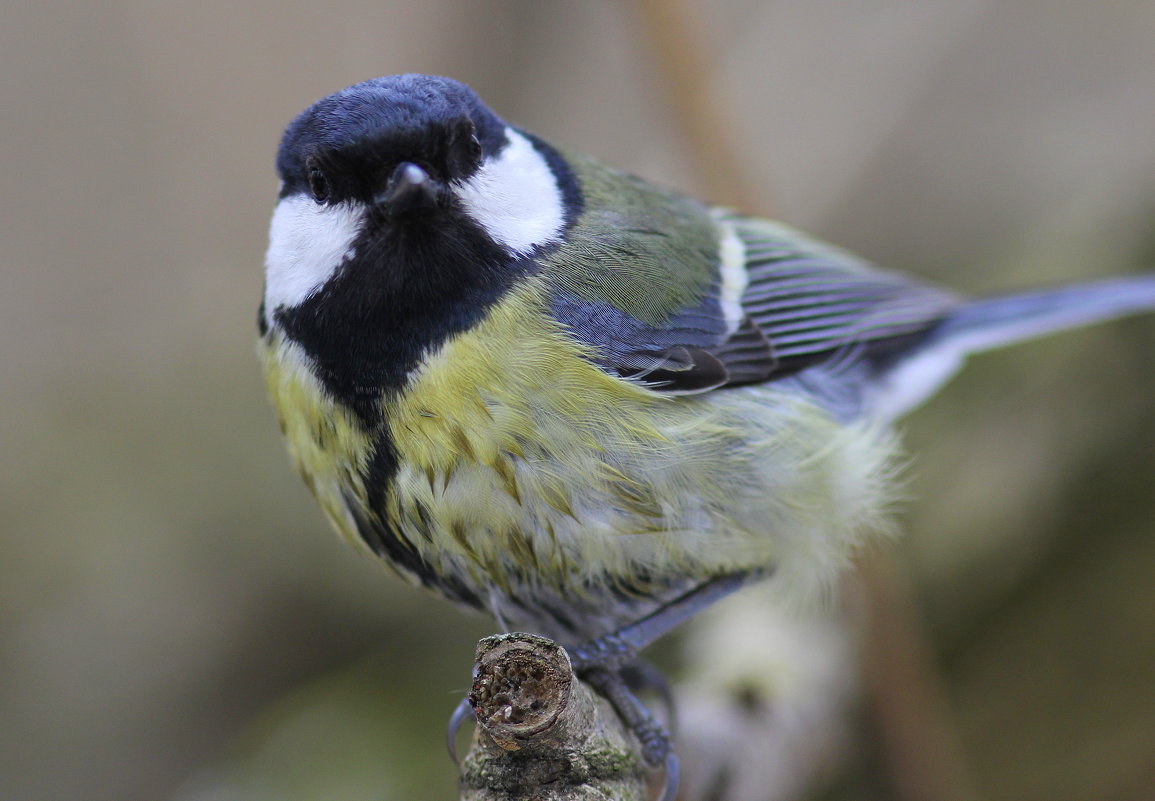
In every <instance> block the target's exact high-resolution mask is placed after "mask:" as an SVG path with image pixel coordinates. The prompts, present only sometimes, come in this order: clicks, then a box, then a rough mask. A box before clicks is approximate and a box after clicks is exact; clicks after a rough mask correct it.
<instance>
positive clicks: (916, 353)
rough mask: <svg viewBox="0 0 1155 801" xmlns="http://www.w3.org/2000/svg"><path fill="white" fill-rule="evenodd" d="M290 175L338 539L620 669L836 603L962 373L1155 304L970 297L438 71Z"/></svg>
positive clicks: (315, 423)
mask: <svg viewBox="0 0 1155 801" xmlns="http://www.w3.org/2000/svg"><path fill="white" fill-rule="evenodd" d="M276 169H277V173H278V175H279V178H280V182H281V183H280V191H279V196H278V199H277V202H276V207H275V211H274V213H273V217H272V221H271V224H270V232H269V245H268V250H267V253H266V258H265V284H264V294H263V299H262V303H261V308H260V312H259V315H258V325H259V332H260V338H259V342H260V345H259V351H260V354H261V359H262V362H263V366H264V372H265V378H266V384H267V389H268V394H269V396H270V398H271V401H272V405H273V407H274V409H275V411H276V415H277V418H278V420H279V423H280V427H281V430H282V432H283V434H284V438H285V440H286V442H287V446H288V450H289V452H290V455H291V458H292V460H293V461H294V463H295V465H296V468H297V470H298V471H299V472H300V474H301V475H302V476H303V478H304V480H305V482H306V483H307V485H308V487H309V489H311V490H312V492H313V494H314V495H315V496H316V498H317V500H318V501H319V503H320V505H321V507H322V508H323V510H324V512H325V513H326V515H327V517H328V518H329V520H330V521H331V522H332V523H333V525H334V527H335V528H336V529H337V531H338V532H339V533H340V534H341V535H342V536H343V537H344V538H345V539H347V540H348V541H350V542H352V543H354V544H355V545H357V546H358V547H360V548H362V549H363V550H365V551H367V552H368V553H370V554H373V555H375V556H377V557H379V558H380V559H382V560H383V561H384V562H385V563H386V564H387V565H389V566H390V567H391V568H393V569H394V570H395V571H396V572H397V573H399V574H400V575H402V576H403V577H405V578H406V579H408V580H410V581H412V582H414V583H416V584H419V585H422V586H424V587H426V588H428V589H430V590H432V591H434V592H435V593H437V594H440V595H441V596H444V597H445V598H448V599H449V600H451V601H453V602H455V603H457V604H459V605H462V606H465V607H469V608H472V609H476V610H481V611H483V612H488V613H489V614H491V615H492V617H493V618H494V619H495V620H496V621H497V623H498V624H499V625H500V626H501V627H503V628H505V629H508V630H513V629H518V630H522V631H529V632H533V633H538V634H542V635H545V636H549V637H552V638H554V639H556V640H558V641H559V642H561V643H562V644H564V645H566V646H567V647H568V648H571V649H572V652H573V653H574V654H575V655H576V660H577V663H578V664H579V665H581V666H584V667H590V666H597V665H599V664H600V665H601V666H602V667H603V668H606V667H607V666H608V673H609V674H611V675H612V674H614V673H615V671H617V670H618V668H620V667H622V666H623V665H625V664H626V663H627V662H629V661H630V660H633V659H635V658H636V656H637V651H638V650H639V649H640V648H641V647H644V645H646V644H648V642H650V641H652V640H653V639H655V638H656V637H657V636H660V635H661V634H663V633H665V632H666V631H668V630H669V629H671V628H673V627H675V626H676V625H678V624H679V623H680V622H681V621H682V620H684V619H686V618H687V617H689V616H691V615H692V614H693V613H695V612H696V611H698V610H699V609H701V608H703V607H704V606H706V605H708V604H710V603H712V602H713V601H715V600H717V598H719V597H721V596H723V595H726V594H728V593H730V592H732V591H734V590H736V589H738V588H739V587H741V586H744V585H745V584H746V583H748V582H750V581H768V582H773V583H774V584H775V585H777V587H778V588H779V589H780V591H781V592H780V594H781V595H782V597H783V598H786V599H804V598H807V597H811V596H813V595H814V594H816V593H817V594H821V593H822V592H823V591H824V590H825V588H828V587H829V586H830V585H831V582H832V581H833V580H834V579H835V578H836V577H837V575H838V574H839V572H840V571H841V570H842V569H843V568H844V567H845V566H846V564H847V563H848V561H849V560H850V559H851V557H852V555H853V554H854V552H855V551H856V549H858V548H859V547H860V546H861V544H862V543H863V542H864V541H866V540H867V539H869V538H870V537H871V536H876V535H877V534H878V533H880V532H887V531H889V530H891V529H892V528H893V526H894V523H893V514H892V509H893V507H894V503H895V501H896V499H897V498H898V496H899V495H900V494H901V492H902V489H901V481H900V479H899V476H900V473H901V472H902V467H903V464H904V457H903V456H902V453H901V448H900V444H899V441H898V437H897V434H896V422H897V421H898V420H899V418H901V416H902V415H903V414H905V413H906V412H907V411H909V410H910V409H913V408H915V407H916V406H918V405H919V404H920V403H921V402H922V401H923V400H925V399H926V398H928V397H929V396H930V395H931V394H933V392H934V391H935V390H936V389H938V388H939V387H940V386H941V385H942V384H943V383H944V382H946V381H947V380H948V379H949V378H950V377H951V376H952V375H953V374H954V373H955V372H956V371H957V370H958V369H959V368H960V367H961V366H962V364H963V362H964V361H965V359H966V357H967V356H968V355H969V354H972V353H975V352H978V351H982V350H987V349H990V348H995V347H1000V346H1003V345H1008V344H1011V343H1015V342H1019V341H1022V340H1026V339H1030V338H1033V337H1037V336H1041V335H1044V334H1049V333H1051V332H1053V331H1057V330H1061V329H1064V328H1070V327H1074V326H1080V325H1084V324H1089V323H1094V322H1099V321H1104V320H1108V319H1112V318H1115V317H1120V316H1124V315H1129V314H1134V313H1139V312H1143V311H1147V310H1150V309H1152V308H1155V276H1151V275H1136V276H1131V277H1124V278H1117V279H1109V280H1102V281H1098V282H1093V283H1088V284H1082V285H1075V286H1063V287H1057V288H1043V289H1031V290H1026V291H1022V292H1019V293H1015V294H1009V295H1005V296H998V297H992V298H984V299H972V298H968V297H964V296H962V295H960V294H958V293H955V292H953V291H950V290H947V289H944V288H941V287H939V286H936V285H933V284H931V283H929V282H925V281H921V280H918V279H916V278H914V277H910V276H905V275H901V274H899V273H897V272H891V271H887V270H883V269H880V268H878V267H875V266H874V265H872V264H870V263H868V262H867V261H865V260H863V259H860V258H858V257H856V256H854V255H852V254H850V253H848V252H846V251H844V250H841V249H839V248H837V247H834V246H832V245H829V244H826V243H824V242H822V241H820V240H818V239H816V238H813V237H811V236H808V235H806V234H804V233H802V232H801V231H798V230H795V229H794V228H792V227H789V226H787V225H785V224H782V223H779V222H774V221H770V220H766V219H760V218H756V217H751V216H747V215H744V214H742V213H741V212H739V211H735V210H731V209H727V208H722V207H716V206H712V205H709V204H707V203H705V202H702V201H699V200H697V199H694V198H692V197H690V196H687V195H685V194H681V193H678V192H676V191H673V190H670V189H666V188H663V187H660V186H658V185H656V184H653V183H650V182H648V181H646V180H644V179H642V178H639V177H636V176H634V175H632V174H630V173H627V172H624V171H621V170H618V169H615V168H612V167H610V166H606V165H604V164H602V163H600V162H598V161H597V160H595V159H593V158H590V157H588V156H585V155H582V154H580V153H578V152H576V151H573V150H570V149H567V148H565V147H563V146H560V145H556V144H552V143H550V142H548V141H546V140H545V139H543V138H541V137H539V136H536V135H535V134H533V133H531V132H529V131H527V130H525V129H523V128H521V127H518V126H517V125H514V124H511V123H509V122H506V121H505V120H504V119H503V118H502V117H500V116H498V114H497V113H495V112H494V111H493V110H491V109H490V108H489V107H488V106H487V105H486V104H485V103H484V102H483V101H482V100H481V99H480V98H479V97H478V95H477V94H476V93H475V92H474V91H473V90H472V89H470V88H469V87H468V86H466V85H465V84H463V83H460V82H458V81H456V80H453V79H450V78H446V77H440V76H432V75H421V74H402V75H392V76H387V77H382V78H376V79H372V80H367V81H364V82H361V83H357V84H355V85H353V86H350V87H348V88H346V89H343V90H340V91H338V92H335V93H333V94H330V95H328V96H327V97H325V98H323V99H321V100H319V101H317V102H315V103H314V104H313V105H311V106H309V107H308V108H307V109H306V110H305V111H303V112H302V113H301V114H300V115H299V116H297V117H296V118H295V119H294V120H293V121H292V122H291V123H290V124H289V126H288V127H287V129H286V130H285V132H284V135H283V138H282V140H281V143H280V147H279V150H278V153H277V157H276ZM591 644H592V645H591ZM615 654H617V655H616V656H615ZM604 675H605V674H604V673H603V678H604ZM610 694H611V695H612V688H611V690H610ZM655 753H656V754H657V755H658V757H660V756H661V753H664V752H663V751H662V750H661V749H658V751H657V752H655Z"/></svg>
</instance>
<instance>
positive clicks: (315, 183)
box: [305, 159, 333, 203]
mask: <svg viewBox="0 0 1155 801" xmlns="http://www.w3.org/2000/svg"><path fill="white" fill-rule="evenodd" d="M305 176H306V178H307V179H308V181H309V194H311V195H312V196H313V200H315V201H317V202H318V203H328V202H329V197H330V196H331V195H332V194H333V188H332V187H331V186H330V185H329V179H328V178H326V177H325V173H324V172H323V171H322V170H321V168H320V167H319V166H318V165H317V162H316V161H314V160H313V159H309V160H308V161H307V162H305Z"/></svg>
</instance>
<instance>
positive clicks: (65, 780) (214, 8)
mask: <svg viewBox="0 0 1155 801" xmlns="http://www.w3.org/2000/svg"><path fill="white" fill-rule="evenodd" d="M690 5H691V7H692V9H693V10H695V11H696V12H697V14H698V16H699V18H700V19H701V22H702V24H701V25H700V26H696V28H695V30H696V31H697V33H698V34H699V35H700V37H701V41H702V43H703V44H704V45H705V47H706V48H707V52H708V53H709V60H710V67H711V70H712V77H711V80H712V81H714V82H715V84H716V89H717V93H718V99H719V104H720V108H722V109H723V110H724V113H725V114H726V116H727V118H726V119H724V120H720V122H719V125H720V127H723V128H725V129H726V130H727V131H728V132H729V134H730V135H731V136H732V137H733V139H734V140H735V141H736V142H737V144H738V146H739V148H740V153H741V160H742V162H743V164H744V166H745V168H746V174H747V177H748V178H749V179H750V181H751V183H752V184H753V186H754V187H755V189H756V191H757V192H758V194H759V197H760V198H761V204H762V206H763V208H765V209H770V208H772V209H773V210H774V211H775V213H776V214H777V215H778V216H780V217H782V218H784V219H787V220H788V221H790V222H792V223H794V224H796V225H799V226H801V227H803V228H806V229H809V230H811V231H813V232H815V233H817V234H820V235H822V236H824V237H826V238H828V239H830V240H833V241H835V242H838V243H840V244H843V245H846V246H848V247H850V248H852V249H854V250H857V251H858V252H860V253H862V254H864V255H866V256H868V257H870V258H872V259H874V260H875V261H878V262H880V263H884V264H886V265H888V266H892V267H896V268H900V269H904V270H909V271H913V272H916V273H919V274H921V275H923V276H926V277H927V278H930V279H934V280H938V281H942V282H945V283H948V284H951V285H954V286H956V287H958V288H961V289H965V290H967V291H971V292H978V293H982V292H992V291H997V290H1000V289H1005V288H1009V287H1014V286H1020V285H1024V284H1028V283H1032V282H1054V281H1062V280H1073V279H1081V278H1089V277H1093V276H1097V275H1104V274H1115V273H1123V272H1134V271H1138V270H1142V269H1145V268H1146V269H1151V268H1155V227H1153V223H1152V221H1153V220H1155V4H1152V3H1151V2H1149V0H1099V1H1098V2H1096V1H1095V0H1063V1H1062V2H1055V0H1003V2H996V1H995V0H927V1H926V2H921V3H899V2H885V0H808V2H805V3H802V2H788V1H787V0H779V1H778V2H764V1H763V2H755V1H754V0H721V1H719V2H710V3H707V2H705V0H699V1H698V2H697V3H691V4H690ZM643 25H644V22H643V18H642V16H641V15H640V14H639V13H638V11H637V9H636V8H635V7H634V6H633V5H632V4H631V3H628V2H624V1H620V0H619V1H618V2H613V1H612V0H591V1H590V2H585V3H575V2H560V1H559V2H539V1H538V0H505V1H504V2H477V1H476V0H409V1H406V2H400V1H391V0H380V1H379V2H358V1H355V0H348V1H344V2H343V1H341V0H337V2H332V3H319V2H308V3H305V2H296V1H295V0H293V1H292V2H283V1H282V0H277V1H276V2H274V1H273V0H260V1H259V2H250V3H244V4H236V3H231V2H222V1H221V0H205V1H204V2H199V3H177V2H144V1H143V0H135V1H134V0H108V2H104V3H99V4H98V3H77V2H60V1H59V0H37V2H32V1H31V0H8V2H6V3H5V4H4V5H3V8H0V131H2V132H3V133H2V139H0V141H2V142H3V145H4V147H3V151H2V153H0V170H2V172H0V197H3V212H2V214H0V243H2V246H3V251H2V252H3V256H2V258H3V269H2V273H0V404H2V406H0V504H2V508H3V515H2V516H0V597H2V599H3V604H2V607H0V797H3V798H5V799H11V800H12V801H17V799H19V800H20V801H23V800H24V799H28V800H29V801H30V800H31V799H37V800H38V801H54V800H56V799H60V800H64V799H68V800H69V801H87V800H88V799H91V800H92V801H97V799H124V800H125V801H145V800H151V799H197V801H207V799H222V801H223V799H293V800H295V799H320V798H329V799H341V801H354V800H356V799H367V800H368V799H402V798H405V799H426V798H428V799H435V798H442V799H446V798H451V797H454V789H453V787H454V773H453V770H452V768H451V766H450V765H449V763H448V761H447V760H446V759H445V757H444V755H443V752H442V746H441V732H442V730H443V725H444V720H445V718H446V715H447V714H448V712H449V710H450V709H451V708H452V706H453V704H454V703H455V701H456V699H457V698H459V697H460V695H461V694H462V693H463V692H464V690H465V688H466V686H467V684H468V676H469V668H470V658H471V654H472V649H473V645H474V642H475V640H476V638H477V637H478V636H481V635H483V634H486V633H488V632H489V629H490V627H489V624H488V623H487V622H486V621H484V620H481V619H479V618H473V617H466V616H463V615H460V614H459V613H457V612H456V611H455V610H453V609H450V608H448V607H447V606H446V605H444V604H443V603H441V602H439V601H434V600H431V599H430V598H428V597H426V596H425V595H423V594H421V593H419V592H417V591H414V590H411V589H410V588H408V587H406V586H404V585H402V584H401V583H400V582H399V581H397V580H395V579H392V578H389V577H384V576H383V574H382V572H381V571H380V570H379V569H378V568H377V567H376V566H375V565H373V564H371V563H369V562H368V561H367V560H363V559H361V558H360V557H358V556H357V555H355V554H353V553H352V552H350V551H349V550H348V549H346V548H345V547H344V546H343V545H341V544H340V543H339V542H338V541H337V540H336V538H335V537H333V536H332V535H331V534H330V532H329V530H328V528H327V526H326V524H325V523H324V522H323V521H322V519H321V516H320V514H319V512H318V511H317V510H316V509H315V508H314V506H313V504H312V501H311V499H310V498H308V497H307V494H306V491H305V489H304V487H303V486H302V485H301V484H300V482H299V481H298V480H297V478H296V477H295V476H294V475H292V474H291V471H290V469H289V466H288V463H287V460H286V459H285V458H284V455H283V453H282V450H281V445H280V443H279V441H278V437H277V431H276V426H275V425H274V423H273V420H272V416H271V414H270V413H269V411H268V410H267V408H266V406H265V401H264V398H263V395H262V385H261V381H260V378H259V376H258V371H257V366H256V363H255V359H254V356H253V338H254V334H255V331H254V327H255V326H254V321H255V313H256V311H255V310H256V306H257V303H258V300H259V295H260V292H261V280H262V277H261V261H262V253H263V248H264V237H265V227H266V222H267V218H268V214H269V212H270V209H271V206H272V202H273V199H274V196H275V191H276V184H275V179H274V176H273V174H272V159H273V153H274V148H275V146H276V143H277V139H278V136H279V133H280V130H281V128H282V127H283V126H284V124H285V123H286V122H287V121H288V120H289V119H290V118H291V117H292V116H293V115H294V114H295V113H297V112H298V111H299V110H301V109H302V108H303V107H304V106H305V105H307V104H308V103H310V102H312V101H313V100H315V99H317V98H318V97H320V96H322V95H323V94H326V93H328V92H330V91H333V90H335V89H338V88H340V87H343V86H345V85H347V84H350V83H353V82H355V81H358V80H362V79H364V78H368V77H372V76H376V75H382V74H387V73H391V72H401V71H421V72H437V73H444V74H448V75H452V76H454V77H457V78H459V79H462V80H465V81H467V82H469V83H471V84H472V85H473V86H474V87H475V88H476V89H477V90H478V91H479V92H480V93H481V94H482V96H483V97H485V98H486V99H487V100H488V101H489V102H490V103H491V104H492V105H493V106H494V107H495V108H496V109H497V110H498V111H499V112H500V113H502V114H504V115H505V116H507V117H508V118H509V119H511V120H515V121H518V122H520V123H521V124H523V125H525V126H527V127H529V128H531V129H532V130H535V131H536V132H538V133H541V134H543V135H545V136H547V137H549V138H553V139H556V140H559V141H563V142H565V143H567V144H569V145H571V146H576V147H579V148H582V149H585V150H587V151H590V152H593V153H594V154H596V155H598V156H600V157H603V158H604V159H606V160H609V161H611V162H613V163H615V164H617V165H620V166H623V167H625V168H628V169H630V170H632V171H635V172H639V173H641V174H644V175H646V176H648V177H650V178H653V179H657V180H659V181H663V182H665V183H668V184H672V185H674V186H677V187H682V188H685V189H688V190H691V191H700V187H701V186H702V184H700V183H696V176H695V162H694V159H693V157H692V154H691V153H689V152H688V148H686V146H685V142H684V140H683V139H682V138H681V137H680V135H679V131H680V130H681V129H680V127H679V123H678V120H677V119H676V118H675V117H674V116H673V113H672V112H671V110H670V109H671V105H670V103H669V102H668V101H669V94H668V90H669V87H668V85H667V84H666V83H665V82H664V81H663V80H662V77H661V74H660V73H659V71H658V68H657V67H656V66H655V64H656V62H655V60H654V59H653V58H652V57H651V53H650V51H649V50H648V49H647V41H648V40H647V38H646V36H645V32H644V29H643ZM715 199H717V200H725V199H726V198H715ZM907 428H908V433H909V436H908V444H909V446H910V449H911V451H912V452H915V453H917V454H918V457H917V459H916V467H917V477H916V478H914V479H913V480H912V481H911V484H910V490H909V494H910V496H911V498H912V500H911V501H910V503H909V504H908V509H907V512H906V514H905V515H904V519H905V523H906V528H907V529H908V530H909V533H908V535H907V537H906V538H905V539H904V540H903V541H902V542H901V543H900V544H899V545H897V546H895V547H894V550H895V551H896V552H897V553H898V556H899V558H900V559H901V560H902V561H903V562H904V563H908V564H909V565H910V567H911V569H912V570H913V574H914V577H915V581H916V586H917V587H918V594H919V601H920V605H921V608H922V609H923V613H924V614H925V616H926V620H927V623H928V626H929V628H930V632H931V637H932V643H933V646H934V649H935V655H936V658H937V659H938V661H939V663H940V666H941V668H942V675H943V677H944V679H945V680H946V682H947V688H948V700H949V702H950V704H951V712H952V714H953V715H954V716H956V718H957V721H956V722H957V725H958V727H959V737H960V740H961V742H962V745H963V747H964V749H965V751H966V753H967V754H968V756H969V758H970V759H971V761H972V767H973V771H974V774H975V776H976V778H977V781H978V784H979V786H980V788H981V789H982V791H983V792H984V793H985V794H986V795H987V796H988V797H990V798H998V799H1017V800H1018V801H1022V799H1116V800H1117V799H1124V800H1125V801H1126V799H1140V798H1150V797H1152V794H1153V793H1155V791H1152V790H1151V789H1150V787H1151V785H1152V783H1155V580H1153V578H1155V319H1143V320H1131V321H1127V322H1124V323H1120V324H1115V325H1111V326H1106V327H1102V328H1100V329H1096V330H1092V331H1086V332H1080V333H1073V334H1068V335H1064V336H1062V337H1060V338H1056V339H1053V340H1049V341H1046V342H1042V343H1038V344H1032V345H1027V346H1023V347H1020V348H1017V349H1015V350H1013V351H1008V352H1004V353H998V354H992V355H990V356H985V357H983V358H982V359H981V360H976V361H975V363H974V364H973V369H972V370H971V371H970V372H968V373H967V374H966V375H965V376H964V377H962V378H960V379H959V380H958V381H957V382H956V383H955V384H954V385H953V386H952V387H951V388H950V389H949V390H948V391H947V392H945V393H943V395H942V396H940V397H939V398H938V399H937V401H936V403H935V404H934V405H933V406H932V407H930V408H928V409H926V410H923V411H920V412H919V413H918V414H916V415H914V416H913V417H912V418H911V419H910V421H909V425H908V426H907ZM866 730H868V727H864V731H866ZM870 754H871V750H870V748H869V747H868V744H867V746H864V747H863V748H862V750H861V752H860V753H859V754H858V756H857V757H854V758H852V759H851V760H850V762H849V765H850V766H849V767H848V768H847V769H846V771H847V772H846V773H844V774H843V776H842V778H841V779H839V780H837V781H835V783H834V785H833V787H829V786H828V787H827V788H826V790H825V792H826V793H827V797H831V798H835V797H837V798H870V797H886V796H885V794H883V791H882V790H879V789H878V785H879V783H878V782H877V781H874V780H872V779H871V776H872V775H873V774H875V773H877V772H878V771H877V770H876V769H874V768H872V766H871V756H870ZM871 788H874V789H871Z"/></svg>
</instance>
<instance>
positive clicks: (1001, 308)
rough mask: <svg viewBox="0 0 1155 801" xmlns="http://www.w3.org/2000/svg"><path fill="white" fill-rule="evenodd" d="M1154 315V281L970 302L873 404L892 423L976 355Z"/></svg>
mask: <svg viewBox="0 0 1155 801" xmlns="http://www.w3.org/2000/svg"><path fill="white" fill-rule="evenodd" d="M1153 310H1155V275H1143V276H1135V277H1131V278H1118V279H1112V280H1107V281H1100V282H1097V283H1091V284H1077V285H1074V286H1064V287H1056V288H1051V289H1039V290H1033V291H1027V292H1021V293H1016V294H1013V295H1002V296H999V297H994V298H986V299H981V300H975V301H970V302H968V303H964V304H962V305H961V306H959V307H958V308H957V309H955V310H953V311H952V312H950V314H948V315H947V317H945V318H944V319H943V321H942V322H941V323H940V324H939V325H938V326H937V327H936V328H935V329H934V330H933V332H931V334H930V335H929V336H928V337H927V338H926V339H925V340H923V342H922V343H921V346H920V347H919V348H918V349H916V350H914V351H912V352H911V353H910V355H909V356H907V357H906V358H904V359H902V360H900V361H898V362H896V363H895V364H894V366H893V367H892V368H891V369H890V370H889V371H888V372H887V374H886V375H885V376H883V377H882V380H881V382H880V385H879V391H878V392H877V393H876V394H875V395H874V397H873V398H872V399H871V405H872V407H873V410H874V411H875V412H876V413H878V414H881V415H882V416H884V417H886V418H889V419H893V418H895V417H898V416H901V415H902V414H905V413H906V412H907V411H909V410H911V409H913V408H914V407H916V406H918V405H919V404H920V403H922V401H923V400H925V399H926V398H927V397H929V396H930V395H931V394H932V393H933V392H934V391H935V390H937V389H938V388H939V387H940V386H942V384H943V383H945V382H946V381H947V380H948V379H949V378H950V377H951V376H952V375H954V373H955V372H956V371H957V370H958V369H959V368H960V367H961V366H962V363H963V360H964V359H965V358H966V357H967V356H968V355H969V354H971V353H977V352H979V351H984V350H992V349H994V348H1000V347H1003V346H1005V345H1013V344H1015V343H1017V342H1023V341H1025V340H1028V339H1033V338H1035V337H1041V336H1046V335H1047V334H1052V333H1055V332H1057V331H1062V330H1065V329H1068V328H1078V327H1080V326H1084V325H1090V324H1092V323H1100V322H1104V321H1107V320H1113V319H1115V318H1118V317H1126V316H1128V315H1131V314H1139V313H1142V312H1148V311H1153Z"/></svg>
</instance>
